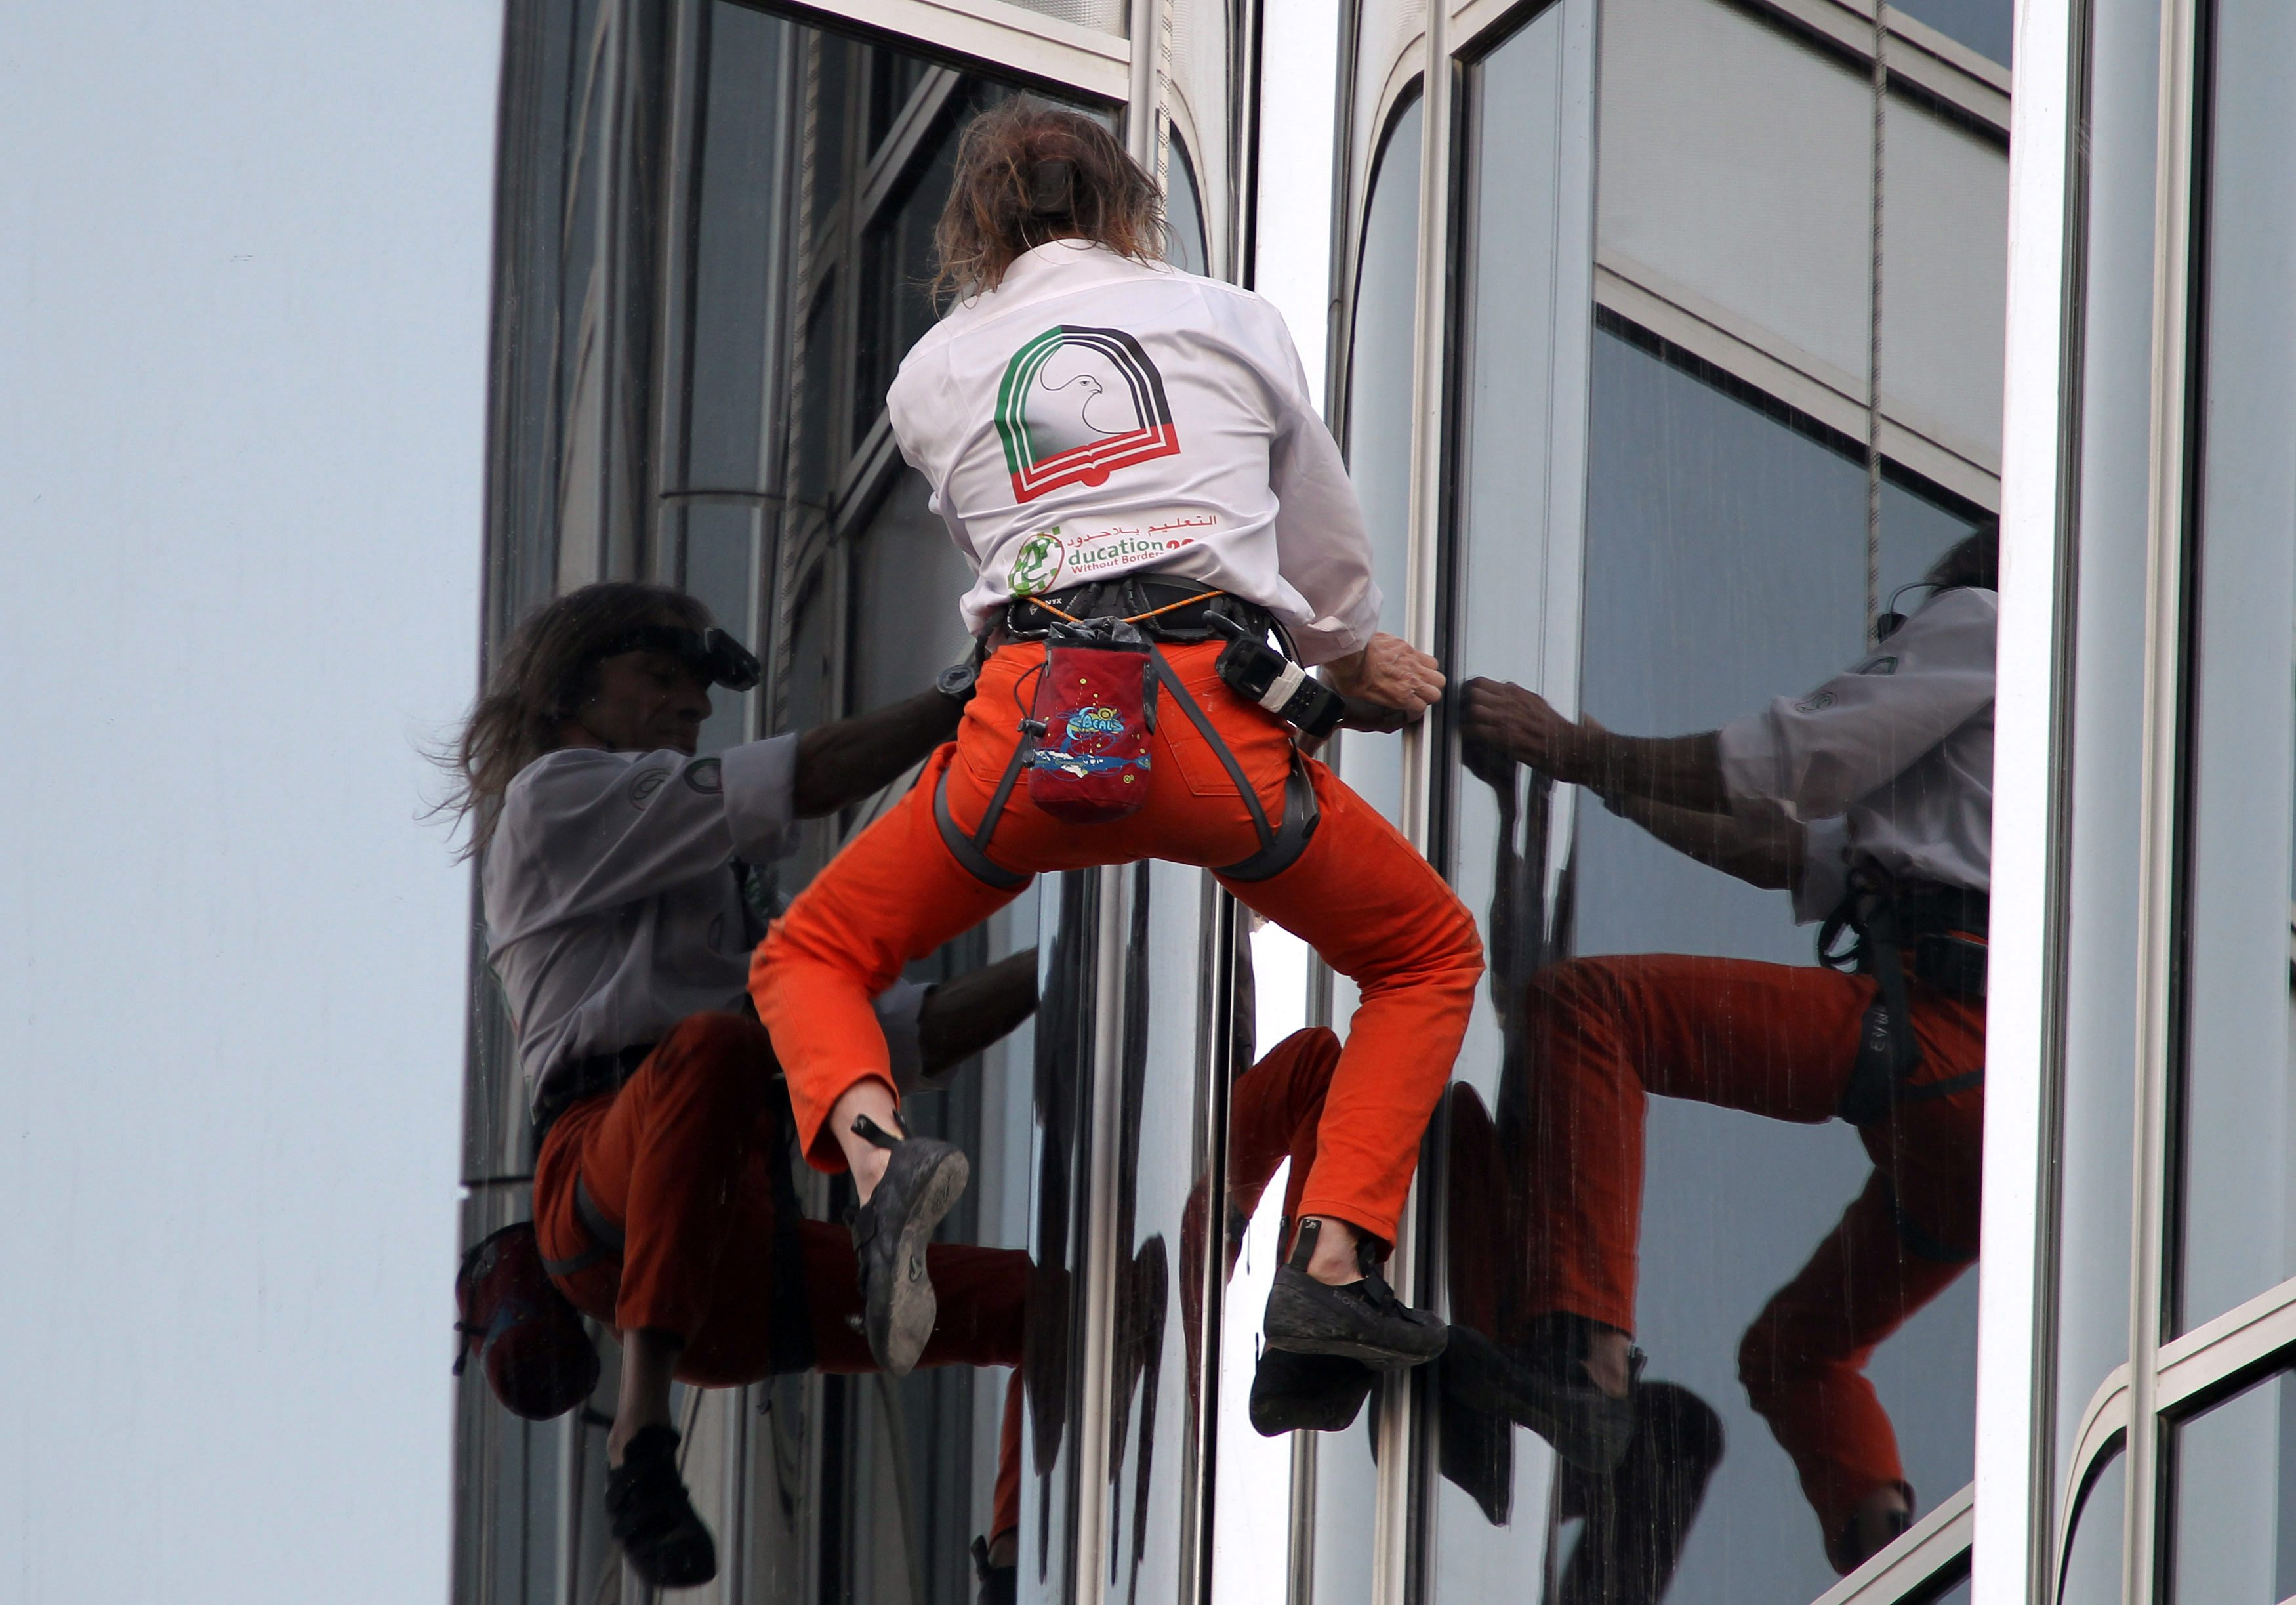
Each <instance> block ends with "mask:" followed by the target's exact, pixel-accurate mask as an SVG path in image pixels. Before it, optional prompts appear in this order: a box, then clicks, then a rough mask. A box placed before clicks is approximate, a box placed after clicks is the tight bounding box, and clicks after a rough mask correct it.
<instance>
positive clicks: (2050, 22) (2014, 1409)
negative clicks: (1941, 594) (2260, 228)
mask: <svg viewBox="0 0 2296 1605" xmlns="http://www.w3.org/2000/svg"><path fill="white" fill-rule="evenodd" d="M2084 37H2086V8H2085V6H2083V5H2082V4H2080V0H2026V3H2025V4H2022V5H2021V7H2020V8H2019V11H2018V14H2017V38H2016V45H2015V53H2016V62H2017V69H2018V70H2017V92H2016V95H2015V96H2014V98H2013V102H2012V104H2011V118H2012V121H2013V128H2012V132H2011V138H2010V159H2009V211H2010V239H2011V242H2012V244H2011V251H2010V256H2009V263H2008V294H2007V317H2006V324H2007V331H2008V333H2007V346H2006V350H2005V365H2006V373H2005V404H2004V407H2003V419H2002V425H2003V428H2002V481H2001V512H2002V545H2003V548H2004V549H2003V553H2002V566H2003V569H2004V571H2005V573H2006V574H2007V575H2009V576H2010V579H2009V580H2006V581H2005V583H2004V584H2003V586H2002V596H2001V623H2000V642H1999V653H1998V656H1999V659H2000V670H1999V680H1998V684H1997V688H1996V689H1997V702H1996V708H1997V713H1996V718H1997V740H1996V749H1997V758H1996V761H1995V776H1994V823H1993V849H1994V853H1993V874H1992V920H1991V928H1990V931H1989V940H1990V942H1991V946H1990V949H1989V953H1990V962H1991V965H1992V975H1993V980H1992V984H1991V985H1990V986H1989V989H1988V992H1989V999H1988V1004H1987V1020H1986V1036H1987V1044H1988V1046H1987V1055H1988V1058H1989V1060H1990V1062H1991V1063H1992V1064H1993V1065H1994V1066H1996V1067H1997V1070H1998V1071H2000V1072H2002V1074H1997V1077H1996V1081H1995V1084H1994V1085H1993V1087H1992V1088H1991V1090H1990V1091H1989V1094H1988V1097H1987V1100H1986V1102H1987V1107H1986V1121H1985V1124H1986V1132H1985V1137H1986V1140H1985V1167H1984V1178H1983V1189H1984V1198H1983V1203H1984V1212H1985V1218H1986V1219H1987V1220H1988V1221H1989V1222H1993V1228H1992V1230H1990V1231H1989V1233H1988V1234H1987V1236H1986V1240H1985V1245H1984V1248H1985V1253H1984V1257H1983V1259H1982V1260H1981V1262H1980V1266H1979V1270H1978V1308H1979V1318H1978V1328H1979V1331H1980V1344H1979V1346H1978V1377H1977V1399H1978V1405H1977V1429H1976V1457H1975V1480H1976V1486H1977V1494H1978V1497H1977V1499H1976V1502H1975V1509H1974V1512H1973V1517H1974V1520H1973V1528H1972V1533H1973V1539H1972V1556H1971V1594H1972V1600H1973V1601H1975V1602H1976V1605H2024V1602H2025V1601H2031V1600H2037V1599H2048V1598H2051V1597H2053V1596H2054V1578H2053V1576H2052V1569H2053V1568H2054V1563H2055V1548H2056V1546H2055V1543H2054V1536H2055V1535H2054V1528H2055V1525H2056V1524H2055V1522H2054V1517H2053V1514H2052V1512H2053V1509H2054V1500H2053V1498H2052V1494H2053V1493H2054V1488H2055V1486H2056V1484H2055V1477H2056V1474H2057V1471H2058V1470H2061V1468H2053V1464H2052V1461H2053V1456H2052V1453H2051V1450H2052V1445H2053V1444H2054V1431H2055V1423H2054V1411H2053V1409H2052V1402H2053V1400H2054V1390H2053V1387H2052V1386H2051V1378H2052V1376H2053V1374H2054V1365H2053V1355H2052V1352H2051V1340H2050V1336H2049V1334H2050V1330H2051V1327H2050V1321H2049V1318H2048V1308H2049V1301H2050V1296H2051V1292H2052V1289H2053V1288H2054V1268H2055V1261H2056V1248H2055V1241H2054V1230H2053V1222H2054V1208H2053V1207H2052V1206H2051V1205H2050V1202H2049V1200H2050V1199H2051V1198H2052V1197H2053V1181H2052V1176H2053V1170H2054V1135H2053V1130H2054V1128H2053V1119H2054V1117H2053V1115H2052V1113H2051V1111H2052V1109H2053V1107H2054V1093H2053V1091H2052V1088H2053V1086H2054V1082H2055V1080H2056V1079H2057V1076H2056V1072H2055V1071H2054V1066H2055V1065H2056V1063H2057V1058H2056V1055H2057V1048H2056V1042H2057V1038H2058V1032H2057V1028H2056V1025H2055V1020H2056V1016H2057V1012H2058V1008H2059V1007H2060V1006H2061V1001H2062V995H2063V994H2062V980H2061V976H2062V959H2061V958H2060V956H2059V955H2060V951H2061V947H2062V925H2063V907H2064V903H2063V897H2062V886H2063V874H2062V851H2063V840H2064V826H2063V825H2062V823H2061V822H2059V821H2058V819H2057V814H2058V811H2059V810H2060V808H2061V807H2062V798H2063V795H2064V793H2063V787H2062V775H2063V770H2062V763H2061V761H2060V758H2059V754H2060V753H2061V752H2062V737H2063V734H2064V732H2065V730H2066V729H2067V728H2068V725H2067V715H2068V707H2067V704H2066V697H2067V695H2068V687H2069V686H2070V663H2071V659H2070V655H2069V653H2068V650H2067V643H2068V641H2069V640H2070V621H2071V615H2070V598H2071V583H2072V580H2071V575H2072V569H2073V565H2072V563H2071V554H2072V548H2071V540H2072V535H2073V529H2074V526H2073V523H2072V507H2071V498H2072V493H2073V490H2074V489H2075V486H2076V480H2075V476H2074V473H2073V470H2072V464H2073V462H2074V460H2075V456H2074V449H2075V446H2074V443H2075V439H2076V437H2075V433H2074V430H2073V424H2072V421H2073V417H2074V416H2075V415H2074V407H2073V404H2072V402H2071V400H2070V398H2073V397H2077V396H2078V395H2079V389H2078V386H2077V385H2075V384H2073V383H2070V381H2071V379H2072V378H2073V377H2074V376H2076V375H2077V374H2078V372H2079V366H2078V364H2079V347H2078V340H2077V337H2076V331H2077V328H2078V324H2077V322H2076V318H2077V316H2078V313H2077V309H2078V307H2079V299H2078V297H2077V296H2076V295H2075V294H2074V293H2073V289H2074V286H2075V285H2076V284H2078V282H2079V240H2080V218H2081V210H2080V208H2081V202H2080V194H2079V179H2080V171H2081V169H2080V168H2079V164H2078V163H2077V161H2076V160H2075V152H2076V151H2077V149H2078V148H2079V147H2078V145H2077V144H2076V131H2077V129H2078V128H2079V121H2080V107H2081V103H2082V83H2083V68H2082V62H2084V60H2085V52H2084V51H2083V50H2082V48H2081V47H2080V44H2079V41H2080V40H2081V39H2083V38H2084ZM2028 1222H2030V1223H2031V1224H2030V1227H2029V1226H2028V1224H2027V1223H2028Z"/></svg>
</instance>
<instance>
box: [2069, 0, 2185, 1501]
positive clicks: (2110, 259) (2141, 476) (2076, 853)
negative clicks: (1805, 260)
mask: <svg viewBox="0 0 2296 1605" xmlns="http://www.w3.org/2000/svg"><path fill="white" fill-rule="evenodd" d="M2160 36H2161V12H2160V4H2159V0H2097V4H2095V5H2093V6H2092V7H2090V9H2089V37H2088V41H2087V50H2088V62H2087V108H2086V113H2087V114H2086V119H2085V126H2084V128H2083V139H2082V142H2081V143H2082V144H2083V147H2084V148H2085V149H2086V150H2087V156H2088V163H2087V185H2088V226H2087V256H2086V259H2085V260H2084V262H2083V282H2082V286H2081V306H2080V319H2081V322H2080V340H2081V354H2080V391H2079V403H2078V405H2079V427H2080V446H2079V481H2078V485H2077V487H2076V494H2077V496H2078V502H2077V514H2076V516H2077V520H2078V528H2077V532H2076V540H2077V546H2078V551H2077V556H2076V559H2075V562H2074V565H2073V566H2074V577H2073V585H2074V601H2073V609H2074V619H2073V624H2072V637H2073V639H2072V664H2071V680H2072V696H2071V704H2072V732H2071V754H2070V766H2069V767H2070V775H2069V778H2068V790H2069V796H2068V802H2069V803H2070V808H2069V810H2068V812H2069V814H2070V821H2071V822H2070V824H2069V825H2068V826H2067V827H2065V828H2067V829H2068V830H2069V832H2070V841H2069V843H2068V844H2067V846H2066V848H2065V850H2064V852H2065V860H2064V875H2065V881H2066V884H2065V892H2064V896H2065V901H2066V916H2065V918H2066V926H2065V929H2066V937H2065V957H2064V964H2065V975H2064V1006H2063V1007H2064V1018H2063V1025H2062V1049H2060V1051H2061V1052H2062V1066H2061V1069H2060V1074H2061V1075H2062V1078H2063V1079H2062V1094H2061V1096H2062V1100H2063V1101H2062V1113H2061V1115H2060V1116H2059V1123H2060V1140H2061V1142H2062V1160H2061V1167H2060V1170H2059V1173H2058V1181H2057V1185H2058V1188H2059V1195H2058V1201H2057V1230H2058V1254H2057V1268H2058V1279H2059V1280H2058V1293H2057V1297H2058V1307H2057V1319H2056V1330H2057V1343H2058V1350H2057V1365H2056V1379H2057V1415H2056V1420H2057V1453H2058V1455H2059V1457H2060V1462H2059V1463H2060V1464H2062V1456H2064V1455H2065V1454H2068V1453H2071V1448H2072V1437H2073V1435H2074V1434H2075V1433H2076V1432H2078V1431H2079V1427H2080V1419H2081V1413H2082V1412H2083V1411H2084V1410H2085V1409H2086V1408H2087V1404H2088V1401H2089V1399H2090V1397H2091V1395H2094V1394H2095V1391H2096V1389H2097V1387H2099V1386H2100V1385H2102V1384H2103V1381H2104V1379H2105V1377H2106V1375H2107V1374H2108V1373H2109V1372H2110V1371H2111V1370H2112V1368H2113V1367H2114V1366H2116V1365H2118V1364H2120V1362H2122V1361H2124V1360H2126V1359H2128V1255H2129V1235H2128V1234H2129V1219H2130V1209H2131V1199H2130V1194H2129V1186H2130V1175H2131V1170H2132V1158H2131V1152H2130V1145H2131V1143H2132V1142H2133V1140H2134V1131H2135V1126H2134V1120H2135V1111H2136V1101H2135V1100H2136V1013H2135V1000H2136V900H2137V886H2138V876H2137V846H2138V834H2137V833H2138V813H2139V804H2140V802H2141V795H2142V786H2143V767H2142V766H2143V745H2144V728H2143V719H2144V653H2143V651H2142V650H2141V649H2140V645H2139V644H2140V643H2142V642H2143V640H2144V569H2145V505H2146V498H2147V496H2148V487H2147V481H2146V472H2145V462H2146V458H2147V456H2148V453H2149V442H2150V440H2151V431H2152V415H2151V404H2150V389H2151V386H2150V383H2149V376H2150V374H2151V373H2152V371H2153V126H2154V109H2155V105H2156V103H2157V102H2158V99H2159V95H2160V71H2159V65H2160Z"/></svg>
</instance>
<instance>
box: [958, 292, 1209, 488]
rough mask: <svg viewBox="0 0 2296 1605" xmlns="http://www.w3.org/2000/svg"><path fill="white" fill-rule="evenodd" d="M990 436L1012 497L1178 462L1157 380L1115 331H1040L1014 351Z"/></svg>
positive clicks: (1132, 343)
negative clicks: (1001, 450)
mask: <svg viewBox="0 0 2296 1605" xmlns="http://www.w3.org/2000/svg"><path fill="white" fill-rule="evenodd" d="M996 432H997V434H998V436H999V437H1001V438H1002V439H1003V440H1004V442H1005V467H1006V469H1007V470H1009V471H1010V472H1011V473H1012V475H1013V498H1014V499H1015V500H1018V501H1024V502H1030V501H1034V500H1036V499H1037V498H1038V497H1040V496H1043V495H1045V494H1046V492H1048V491H1052V490H1059V489H1060V488H1061V487H1062V486H1063V485H1104V484H1106V483H1107V482H1108V476H1109V475H1110V474H1111V473H1115V472H1116V471H1117V470H1118V469H1119V468H1129V467H1131V466H1132V465H1134V464H1136V463H1145V462H1148V461H1150V460H1152V458H1155V457H1173V456H1177V454H1178V452H1179V449H1180V436H1179V432H1178V431H1177V430H1176V429H1174V428H1173V427H1172V408H1171V405H1170V403H1169V402H1168V401H1166V400H1165V399H1164V375H1163V374H1160V373H1159V372H1157V370H1156V365H1155V364H1154V363H1153V362H1151V361H1150V360H1149V359H1148V353H1147V352H1145V351H1144V350H1141V349H1140V342H1138V341H1136V340H1135V339H1133V338H1132V336H1131V335H1129V334H1128V333H1125V332H1124V331H1123V330H1121V329H1082V328H1075V327H1071V326H1070V325H1065V324H1063V325H1057V326H1055V327H1054V328H1050V329H1046V331H1045V332H1044V333H1041V334H1039V335H1037V337H1036V338H1035V339H1034V340H1032V341H1030V342H1029V343H1028V344H1026V345H1024V346H1022V347H1021V349H1020V350H1017V351H1015V352H1013V360H1012V361H1011V362H1009V363H1007V364H1006V365H1005V382H1004V383H1003V384H1002V385H1000V386H999V387H998V389H997V392H996Z"/></svg>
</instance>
